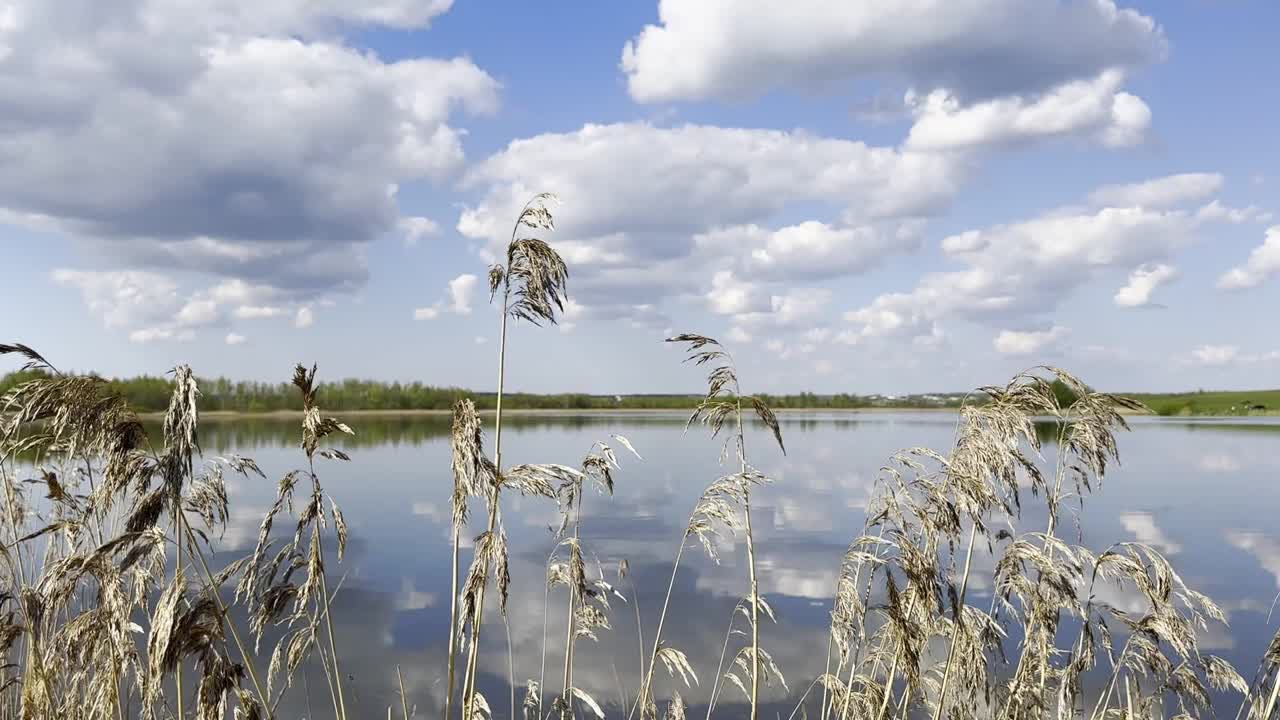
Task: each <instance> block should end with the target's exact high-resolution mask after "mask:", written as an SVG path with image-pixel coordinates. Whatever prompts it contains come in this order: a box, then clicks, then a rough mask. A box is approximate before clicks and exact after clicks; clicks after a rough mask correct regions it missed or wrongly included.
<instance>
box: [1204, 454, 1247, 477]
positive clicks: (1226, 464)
mask: <svg viewBox="0 0 1280 720" xmlns="http://www.w3.org/2000/svg"><path fill="white" fill-rule="evenodd" d="M1200 469H1201V470H1204V471H1205V472H1211V473H1234V472H1240V461H1239V460H1238V459H1237V458H1236V457H1234V456H1232V455H1227V454H1224V453H1211V454H1209V455H1205V456H1204V457H1202V458H1200Z"/></svg>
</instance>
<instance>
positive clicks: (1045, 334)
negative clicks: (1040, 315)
mask: <svg viewBox="0 0 1280 720" xmlns="http://www.w3.org/2000/svg"><path fill="white" fill-rule="evenodd" d="M1067 332H1068V331H1067V329H1066V328H1064V327H1061V326H1058V325H1055V326H1053V327H1051V328H1049V329H1048V330H1030V331H1025V332H1020V331H1015V330H1003V331H1001V333H1000V334H999V335H997V336H996V339H995V341H994V343H993V344H994V346H995V349H996V352H998V353H1000V354H1002V355H1031V354H1033V353H1038V352H1044V351H1045V350H1046V349H1047V348H1049V347H1050V346H1052V345H1054V344H1055V343H1057V342H1059V341H1060V340H1062V339H1063V338H1064V337H1066V335H1067Z"/></svg>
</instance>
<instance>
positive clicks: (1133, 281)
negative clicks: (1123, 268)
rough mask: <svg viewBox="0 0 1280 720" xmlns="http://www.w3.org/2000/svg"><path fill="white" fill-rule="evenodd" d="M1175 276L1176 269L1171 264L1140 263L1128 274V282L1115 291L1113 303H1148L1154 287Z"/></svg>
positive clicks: (1125, 305)
mask: <svg viewBox="0 0 1280 720" xmlns="http://www.w3.org/2000/svg"><path fill="white" fill-rule="evenodd" d="M1177 276H1178V271H1177V270H1176V269H1175V268H1174V267H1173V266H1172V265H1165V264H1163V263H1156V264H1154V265H1141V266H1139V267H1138V268H1137V269H1136V270H1134V271H1133V272H1132V273H1130V274H1129V282H1128V283H1126V284H1125V286H1124V287H1122V288H1120V290H1119V291H1117V292H1116V296H1115V303H1116V305H1119V306H1120V307H1126V308H1132V307H1145V306H1147V305H1150V304H1151V294H1152V293H1153V292H1155V290H1156V288H1158V287H1160V286H1161V285H1163V284H1165V283H1167V282H1169V281H1170V280H1172V279H1174V278H1176V277H1177Z"/></svg>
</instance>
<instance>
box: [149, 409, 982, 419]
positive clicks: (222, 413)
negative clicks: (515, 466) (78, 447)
mask: <svg viewBox="0 0 1280 720" xmlns="http://www.w3.org/2000/svg"><path fill="white" fill-rule="evenodd" d="M321 410H322V412H324V414H326V415H337V416H341V417H433V416H441V417H448V416H449V415H450V414H451V413H452V411H451V410H333V411H331V412H330V411H324V410H323V408H321ZM957 411H959V408H954V407H932V408H930V407H920V408H914V407H904V408H892V407H865V408H822V407H816V408H778V409H776V410H775V411H774V412H776V413H777V414H779V415H792V414H796V413H838V414H842V415H844V414H848V415H854V414H858V413H870V414H883V413H955V412H957ZM479 412H480V414H481V415H492V414H493V413H494V410H492V409H489V410H480V411H479ZM503 412H504V414H508V415H542V416H551V417H554V416H571V415H688V414H689V410H682V409H679V408H581V409H571V408H512V409H509V410H505V411H503ZM139 415H140V417H142V418H143V419H144V420H158V419H161V418H163V417H164V413H163V412H146V413H139ZM299 417H302V411H301V410H264V411H252V410H206V411H202V412H201V413H200V418H201V419H204V420H237V419H243V418H264V419H268V420H276V419H279V420H291V419H295V418H299Z"/></svg>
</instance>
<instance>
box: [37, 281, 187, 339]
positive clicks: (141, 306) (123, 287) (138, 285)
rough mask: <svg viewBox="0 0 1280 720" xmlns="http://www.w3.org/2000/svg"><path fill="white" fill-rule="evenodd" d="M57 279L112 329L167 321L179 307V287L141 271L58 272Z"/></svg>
mask: <svg viewBox="0 0 1280 720" xmlns="http://www.w3.org/2000/svg"><path fill="white" fill-rule="evenodd" d="M53 280H54V282H56V283H58V284H59V285H62V286H65V287H73V288H76V289H78V290H79V291H80V294H81V295H82V296H83V297H84V301H85V304H87V305H88V306H89V310H90V311H91V312H93V313H94V314H96V315H98V316H100V317H101V318H102V321H103V322H104V323H105V324H106V326H107V327H109V328H124V327H130V326H134V325H139V324H145V323H150V322H157V321H159V320H162V319H166V318H167V317H168V316H170V315H171V314H172V313H173V312H174V311H175V310H176V309H177V308H178V306H179V304H180V303H181V300H180V298H179V295H178V286H177V284H176V283H174V282H173V281H172V280H170V279H169V278H168V277H166V276H164V275H160V274H158V273H152V272H142V271H137V270H121V271H93V270H66V269H63V270H55V271H54V272H53Z"/></svg>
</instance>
